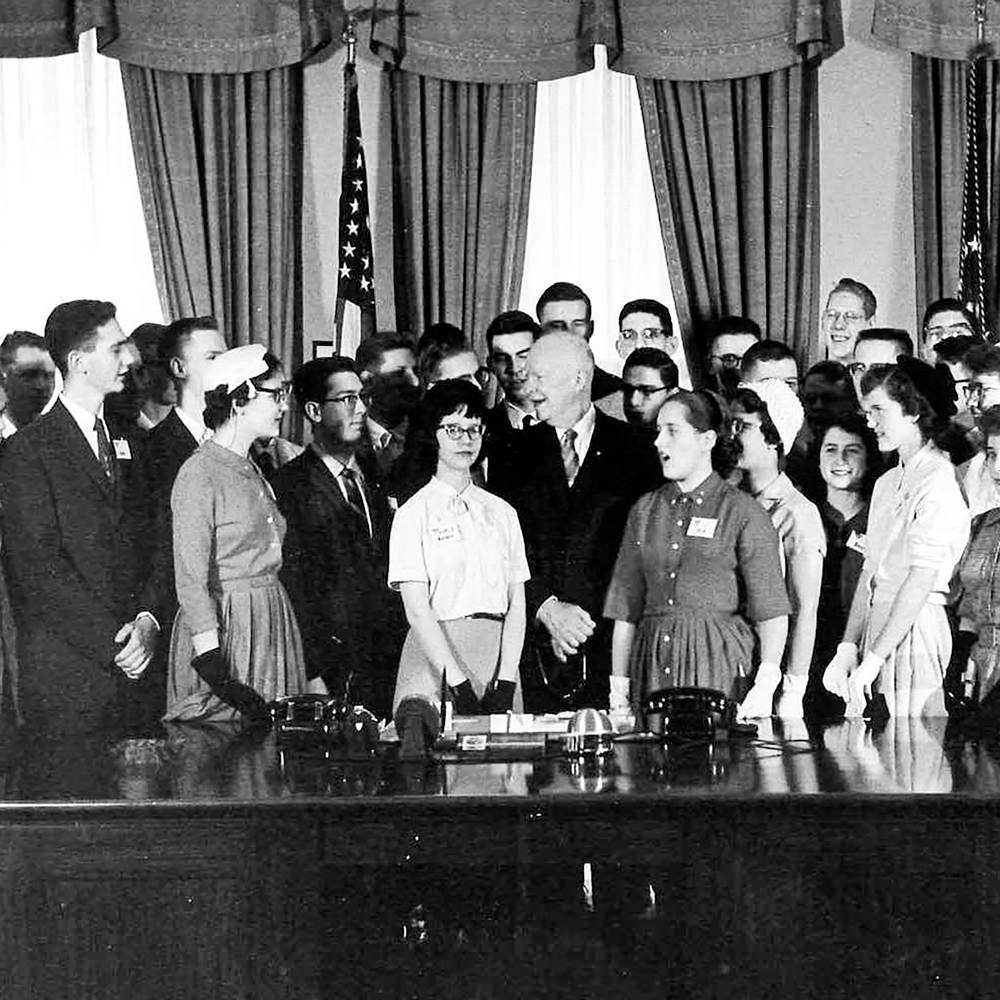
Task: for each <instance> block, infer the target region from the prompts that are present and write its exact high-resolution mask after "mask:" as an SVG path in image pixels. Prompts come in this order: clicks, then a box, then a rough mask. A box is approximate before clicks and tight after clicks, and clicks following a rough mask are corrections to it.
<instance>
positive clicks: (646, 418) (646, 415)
mask: <svg viewBox="0 0 1000 1000" xmlns="http://www.w3.org/2000/svg"><path fill="white" fill-rule="evenodd" d="M622 380H623V382H622V403H623V407H624V410H625V420H626V421H627V422H628V423H630V424H632V426H633V427H639V428H641V429H643V430H646V431H648V432H649V433H650V434H651V435H652V436H653V437H655V436H656V433H657V427H656V418H657V417H658V416H659V413H660V410H662V409H663V404H664V403H665V402H666V401H667V400H668V399H669V398H670V395H671V393H673V392H674V391H675V390H676V389H677V365H675V364H674V362H673V359H672V358H671V357H670V356H669V355H667V354H666V353H665V352H663V351H661V350H658V349H657V348H655V347H640V348H638V349H637V350H634V351H633V352H632V353H631V354H630V355H629V356H628V359H627V360H626V361H625V370H624V371H623V372H622Z"/></svg>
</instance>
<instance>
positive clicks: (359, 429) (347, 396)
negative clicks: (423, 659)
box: [274, 357, 404, 718]
mask: <svg viewBox="0 0 1000 1000" xmlns="http://www.w3.org/2000/svg"><path fill="white" fill-rule="evenodd" d="M292 386H293V391H294V393H295V398H296V401H297V402H298V404H299V406H301V408H302V412H303V414H304V415H305V418H306V420H308V421H309V424H310V426H311V427H312V435H313V440H312V444H311V446H310V447H309V448H307V449H306V450H305V451H304V452H303V453H302V454H301V455H299V457H298V458H296V459H293V460H292V461H291V462H289V463H288V464H287V465H284V466H282V468H281V469H279V470H278V472H277V474H276V476H275V482H274V488H275V493H276V495H277V498H278V504H279V506H280V507H281V510H282V513H283V514H284V515H285V518H286V520H287V522H288V531H287V534H286V536H285V543H284V567H283V569H282V579H283V580H284V583H285V586H286V587H287V588H288V593H289V596H290V597H291V599H292V605H293V606H294V608H295V614H296V617H297V619H298V622H299V628H300V629H301V631H302V641H303V645H304V647H305V653H306V669H307V672H308V674H309V677H310V679H313V678H316V677H320V678H322V679H323V680H324V681H325V683H326V686H327V689H328V690H329V692H330V694H332V695H335V696H337V697H341V696H344V695H345V693H346V694H347V696H348V697H349V699H350V701H351V702H352V703H354V704H363V705H364V706H365V707H367V708H369V709H371V710H372V711H373V712H374V713H375V714H376V715H378V716H379V717H380V718H389V717H390V715H391V711H392V695H393V690H394V688H395V682H396V671H397V668H398V666H399V652H400V648H401V646H402V639H403V631H404V619H403V611H402V606H401V604H400V601H399V596H398V595H397V594H396V593H394V592H393V591H391V590H389V587H388V584H387V582H386V581H387V574H388V562H389V554H388V545H389V517H390V515H389V506H388V500H387V497H386V495H385V492H384V489H383V486H382V484H381V483H380V481H379V480H378V478H377V477H376V475H375V471H374V463H373V461H372V458H371V453H370V452H367V451H362V450H361V448H360V445H361V442H362V441H363V439H364V437H365V433H366V431H365V417H366V406H365V402H364V399H363V394H362V385H361V379H360V378H359V377H358V375H357V373H356V372H355V367H354V362H352V361H351V360H350V359H349V358H344V357H331V358H321V359H318V360H315V361H309V362H307V363H306V364H304V365H303V366H302V367H301V368H300V369H299V370H298V371H297V372H296V373H295V377H294V379H293V381H292Z"/></svg>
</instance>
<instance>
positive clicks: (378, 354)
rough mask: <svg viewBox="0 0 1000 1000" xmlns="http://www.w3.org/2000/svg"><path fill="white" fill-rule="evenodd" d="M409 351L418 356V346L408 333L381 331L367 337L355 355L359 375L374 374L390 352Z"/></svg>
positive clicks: (359, 345)
mask: <svg viewBox="0 0 1000 1000" xmlns="http://www.w3.org/2000/svg"><path fill="white" fill-rule="evenodd" d="M400 350H407V351H412V352H413V354H414V356H415V355H416V353H417V351H416V345H415V344H414V342H413V337H411V336H410V334H408V333H402V332H399V331H396V330H379V331H378V332H377V333H373V334H372V335H371V336H370V337H366V338H365V339H364V340H362V341H361V343H360V344H358V349H357V351H356V352H355V354H354V364H355V365H356V367H357V371H358V374H360V373H361V372H374V370H375V368H376V367H377V366H378V365H380V364H381V363H382V358H383V356H384V355H386V354H388V353H389V351H400Z"/></svg>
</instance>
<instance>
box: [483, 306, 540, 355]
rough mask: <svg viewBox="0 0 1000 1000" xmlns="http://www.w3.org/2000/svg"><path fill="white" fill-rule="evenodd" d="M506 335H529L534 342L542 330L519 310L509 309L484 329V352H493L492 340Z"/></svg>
mask: <svg viewBox="0 0 1000 1000" xmlns="http://www.w3.org/2000/svg"><path fill="white" fill-rule="evenodd" d="M508 333H530V334H531V335H532V336H533V337H534V338H535V340H538V338H539V337H540V336H541V335H542V328H541V327H540V326H539V325H538V323H536V322H535V320H534V319H532V318H531V317H530V316H529V315H528V314H527V313H526V312H521V310H520V309H509V310H508V311H507V312H502V313H500V315H499V316H495V317H494V318H493V320H492V322H491V323H490V325H489V326H488V327H486V350H488V351H492V350H493V340H494V338H495V337H502V336H505V335H506V334H508Z"/></svg>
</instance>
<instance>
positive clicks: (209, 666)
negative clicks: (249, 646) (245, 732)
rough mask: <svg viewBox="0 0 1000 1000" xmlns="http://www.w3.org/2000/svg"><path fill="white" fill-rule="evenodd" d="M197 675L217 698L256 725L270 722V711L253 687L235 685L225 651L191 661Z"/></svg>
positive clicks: (237, 683)
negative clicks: (223, 653)
mask: <svg viewBox="0 0 1000 1000" xmlns="http://www.w3.org/2000/svg"><path fill="white" fill-rule="evenodd" d="M191 666H192V667H194V669H195V673H197V674H198V676H199V677H200V678H201V679H202V680H203V681H204V682H205V683H206V684H207V685H208V686H209V687H210V688H211V689H212V694H214V695H215V696H216V698H218V699H220V700H221V701H224V702H225V703H226V704H227V705H231V706H232V707H233V708H235V709H236V711H237V712H239V713H240V715H242V716H243V717H244V718H246V719H247V721H249V722H250V723H252V724H253V725H263V724H265V723H270V721H271V709H270V708H269V707H268V704H267V702H266V701H264V699H263V698H262V697H261V696H260V695H259V694H258V693H257V692H256V691H254V689H253V688H252V687H250V686H249V685H247V684H242V683H240V682H239V681H234V680H233V679H232V677H230V676H229V665H228V664H227V663H226V658H225V657H224V656H223V655H222V650H220V649H218V648H216V649H210V650H209V651H208V652H207V653H202V654H201V656H196V657H195V658H194V659H193V660H192V661H191Z"/></svg>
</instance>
